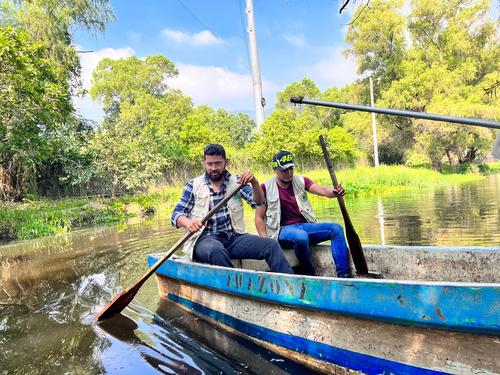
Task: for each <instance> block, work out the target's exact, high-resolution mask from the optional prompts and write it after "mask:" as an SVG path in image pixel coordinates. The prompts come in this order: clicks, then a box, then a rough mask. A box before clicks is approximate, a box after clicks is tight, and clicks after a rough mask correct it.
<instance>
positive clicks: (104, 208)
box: [0, 163, 500, 240]
mask: <svg viewBox="0 0 500 375" xmlns="http://www.w3.org/2000/svg"><path fill="white" fill-rule="evenodd" d="M493 164H495V165H494V168H498V169H500V163H493ZM497 164H498V166H497ZM490 165H491V164H490ZM297 174H300V175H305V176H308V177H309V178H311V179H312V180H314V181H315V182H317V183H320V184H324V185H331V180H330V175H329V174H328V171H327V170H326V169H314V170H309V171H304V172H303V171H300V170H299V171H297ZM336 174H337V178H338V180H339V182H340V183H341V184H342V185H343V186H344V188H345V189H346V191H347V192H348V193H349V194H350V195H351V194H352V195H354V196H358V195H364V194H374V193H377V194H378V193H382V192H391V191H395V190H401V189H421V188H428V187H440V186H446V185H456V184H463V183H469V182H473V181H478V180H480V179H482V178H484V177H483V176H481V175H477V174H474V175H470V174H441V173H438V172H435V171H432V170H427V169H414V168H407V167H400V166H380V167H378V168H370V167H361V168H356V169H343V170H339V171H337V172H336ZM256 175H257V177H258V179H259V181H260V182H264V181H265V180H266V179H267V178H269V177H271V176H272V171H271V170H270V171H269V172H268V173H262V172H261V173H259V172H257V174H256ZM183 187H184V184H183V183H179V184H175V185H163V186H159V187H154V188H151V189H149V191H148V192H147V193H146V194H137V195H130V196H123V197H119V198H110V199H104V198H93V199H64V200H57V201H49V200H41V201H32V202H27V203H23V204H22V205H11V206H6V205H4V206H0V240H13V239H28V238H35V237H41V236H46V235H51V234H58V233H63V232H66V231H69V230H71V229H73V228H76V227H82V226H88V225H98V224H105V223H113V222H120V221H123V220H125V219H126V218H128V217H131V216H143V215H147V214H152V213H156V214H157V215H159V216H161V217H165V218H167V217H169V216H170V214H171V212H172V209H173V208H174V206H175V204H176V203H177V201H178V200H179V198H180V195H181V192H182V188H183Z"/></svg>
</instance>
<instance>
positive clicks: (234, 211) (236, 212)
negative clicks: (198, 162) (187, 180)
mask: <svg viewBox="0 0 500 375" xmlns="http://www.w3.org/2000/svg"><path fill="white" fill-rule="evenodd" d="M203 180H204V176H198V177H196V178H195V179H193V195H194V206H193V209H192V210H191V212H190V214H189V215H188V218H190V219H196V220H201V219H203V218H204V217H205V216H206V214H207V213H208V211H209V210H210V188H209V187H208V185H207V184H206V183H204V181H203ZM237 187H238V184H237V179H236V177H235V176H230V177H229V181H228V182H226V191H225V194H228V193H229V192H231V191H233V190H234V189H236V188H237ZM227 208H228V209H229V217H230V218H231V225H232V227H233V230H234V232H235V233H245V220H244V215H243V202H242V201H241V195H240V193H239V192H238V193H236V194H235V195H233V197H232V198H231V199H230V200H229V202H227ZM204 229H205V227H203V228H201V229H200V230H199V231H198V232H196V233H195V234H194V235H193V236H192V237H191V238H190V239H189V240H187V241H186V243H185V244H184V247H183V250H184V253H185V254H186V255H188V256H189V257H190V258H191V259H192V258H193V249H194V246H195V245H196V241H198V239H199V238H200V236H201V234H202V233H203V231H204Z"/></svg>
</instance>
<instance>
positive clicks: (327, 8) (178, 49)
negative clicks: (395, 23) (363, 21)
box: [74, 0, 357, 121]
mask: <svg viewBox="0 0 500 375" xmlns="http://www.w3.org/2000/svg"><path fill="white" fill-rule="evenodd" d="M339 1H340V0H314V1H313V0H254V16H255V25H256V26H255V29H256V35H257V46H258V53H259V60H260V61H259V62H260V68H261V78H262V89H263V96H264V97H265V98H266V102H267V104H266V111H270V110H271V109H272V108H273V107H274V103H275V101H276V94H277V92H279V91H281V90H283V89H284V88H285V87H286V86H288V85H289V84H290V83H292V82H294V81H300V80H302V79H303V78H304V77H308V78H311V79H312V80H313V81H314V82H315V83H316V84H317V85H318V87H319V88H320V89H321V90H324V89H327V88H329V87H332V86H339V87H340V86H344V85H345V84H347V83H350V82H353V81H354V80H355V79H356V77H357V75H356V66H355V62H354V59H353V58H352V57H351V58H345V57H344V55H343V53H342V51H343V50H344V49H345V47H346V46H345V45H344V42H343V39H344V35H345V32H346V29H347V26H346V24H347V23H348V22H349V20H350V18H351V15H352V8H349V9H347V11H343V13H342V15H339V9H340V2H339ZM111 5H112V7H113V10H114V13H115V16H116V20H115V21H114V22H112V23H110V24H109V25H108V27H107V30H106V31H105V32H104V33H100V34H96V35H91V34H89V33H88V32H83V31H80V32H78V33H76V34H75V36H74V43H75V44H76V45H77V48H78V49H79V50H82V51H93V52H91V53H81V54H80V57H81V63H82V79H83V85H84V88H86V89H88V88H89V87H90V84H91V83H90V82H91V77H92V71H93V69H94V68H95V67H96V66H97V63H98V62H99V60H100V59H102V58H104V57H110V58H114V59H119V58H127V57H129V56H133V55H135V56H138V57H140V58H142V57H146V56H149V55H155V54H163V55H164V56H166V57H167V58H168V59H170V60H171V61H172V62H173V63H174V64H175V65H176V67H177V68H178V70H179V75H178V76H177V77H176V78H174V79H172V80H170V81H169V84H170V86H171V87H173V88H178V89H181V90H182V92H183V93H184V94H185V95H188V96H190V97H191V98H193V101H194V103H195V105H203V104H207V105H209V106H211V107H213V108H215V109H217V108H224V109H226V110H227V111H231V112H237V111H242V112H252V113H253V111H254V108H253V105H254V104H253V103H254V101H253V91H252V81H251V73H250V72H251V70H250V62H249V58H248V47H247V45H248V42H247V32H246V29H247V26H246V15H245V0H217V1H215V0H211V1H206V0H205V1H202V0H163V1H154V0H142V1H141V2H137V1H113V0H112V1H111ZM75 105H76V107H77V109H78V110H79V111H80V113H81V114H82V115H83V116H84V117H86V118H90V119H93V120H96V121H99V120H101V119H102V117H103V112H102V108H101V106H100V104H99V103H95V102H93V101H92V100H91V99H90V97H89V96H88V95H86V96H85V97H83V98H77V99H75Z"/></svg>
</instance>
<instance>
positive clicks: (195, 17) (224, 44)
mask: <svg viewBox="0 0 500 375" xmlns="http://www.w3.org/2000/svg"><path fill="white" fill-rule="evenodd" d="M177 2H178V3H179V4H180V5H181V6H182V7H183V8H184V9H185V10H186V11H187V12H188V13H189V14H190V15H191V16H192V17H193V18H194V19H195V20H196V21H197V22H198V23H199V24H200V25H201V26H202V27H204V28H205V29H206V30H208V31H210V32H211V33H212V34H213V35H215V34H214V33H213V32H212V30H211V29H210V27H208V26H207V25H206V24H205V23H204V22H203V21H202V20H200V18H199V17H198V16H197V15H196V14H194V12H193V11H191V10H190V9H189V8H188V7H187V6H186V5H185V4H184V3H183V2H182V0H177ZM245 41H246V38H245ZM220 42H221V44H222V45H223V46H224V48H226V49H227V50H228V51H229V53H231V55H233V57H235V58H236V61H238V62H239V61H240V60H239V56H238V54H237V53H236V52H234V51H233V50H232V49H231V48H229V46H228V45H227V43H226V42H225V41H224V40H223V39H220ZM247 53H248V50H247ZM243 64H244V65H245V66H246V67H247V69H248V70H250V67H249V66H248V64H247V63H246V62H245V61H243Z"/></svg>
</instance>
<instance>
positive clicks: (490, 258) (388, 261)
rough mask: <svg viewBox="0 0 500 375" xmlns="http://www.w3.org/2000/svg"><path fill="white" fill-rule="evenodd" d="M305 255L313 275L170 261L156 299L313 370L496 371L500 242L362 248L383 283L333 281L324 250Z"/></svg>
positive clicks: (161, 272) (239, 264)
mask: <svg viewBox="0 0 500 375" xmlns="http://www.w3.org/2000/svg"><path fill="white" fill-rule="evenodd" d="M285 252H286V255H287V258H288V259H289V261H290V262H291V263H292V265H295V264H297V263H298V262H297V259H296V258H295V256H294V255H293V252H292V251H285ZM313 254H314V262H315V267H316V270H317V271H318V272H319V273H320V274H321V275H323V276H321V277H317V276H316V277H306V276H300V275H284V274H276V273H270V272H267V270H266V269H267V265H266V264H265V262H264V261H255V260H242V261H240V260H236V261H234V264H235V268H233V269H231V268H225V267H217V266H210V265H206V264H200V263H195V262H192V261H190V260H189V259H185V258H182V257H179V258H175V259H171V260H168V261H166V262H165V263H164V264H163V265H162V266H161V267H160V268H159V269H158V271H157V273H156V276H157V281H158V286H159V291H160V296H161V297H162V298H165V299H168V300H170V301H173V302H175V303H177V304H178V305H180V306H182V307H184V308H185V309H188V310H190V311H192V312H194V313H196V314H197V315H199V316H201V317H203V318H205V319H207V320H208V321H210V322H212V323H213V324H216V325H219V326H221V327H223V328H224V329H227V330H229V331H230V332H233V333H236V334H238V335H242V336H244V337H246V338H248V339H250V340H252V341H254V342H256V343H258V344H259V345H262V346H264V347H266V348H268V349H270V350H272V351H274V352H276V353H279V354H280V355H282V356H285V357H288V358H290V359H292V360H294V361H297V362H299V363H301V364H303V365H306V366H308V367H310V368H311V369H314V370H316V371H319V372H323V373H329V374H332V373H335V374H342V373H353V372H359V373H366V374H381V373H384V374H420V373H422V374H443V373H453V374H456V373H467V374H476V373H477V374H479V373H480V374H495V373H496V374H499V373H500V355H499V354H500V247H454V248H452V247H405V246H365V256H366V259H367V262H368V266H369V269H370V270H373V271H378V272H380V273H382V274H383V275H384V277H385V278H384V279H366V278H353V279H339V278H337V277H335V269H334V266H333V264H332V261H331V255H330V248H329V247H327V246H317V247H316V248H315V249H314V250H313ZM160 256H161V254H153V255H150V256H149V258H148V262H149V265H150V266H151V265H152V264H154V262H155V261H156V260H157V259H158V258H159V257H160Z"/></svg>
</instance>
